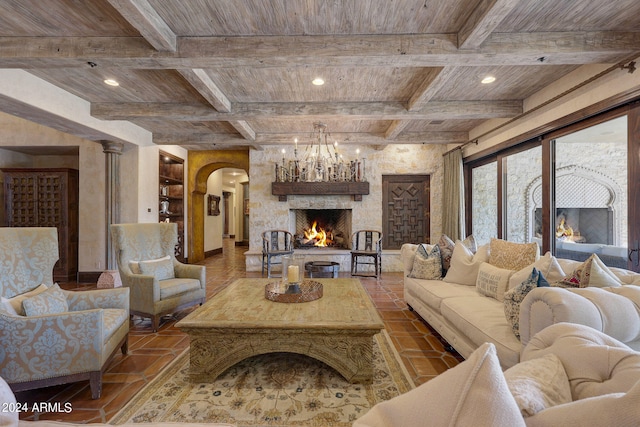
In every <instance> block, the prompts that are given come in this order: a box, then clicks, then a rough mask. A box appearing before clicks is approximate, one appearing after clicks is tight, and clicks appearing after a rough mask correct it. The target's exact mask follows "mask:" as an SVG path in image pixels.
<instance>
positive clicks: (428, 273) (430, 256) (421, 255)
mask: <svg viewBox="0 0 640 427" xmlns="http://www.w3.org/2000/svg"><path fill="white" fill-rule="evenodd" d="M409 277H415V278H416V279H429V280H437V279H440V278H442V259H441V257H440V247H439V246H438V245H427V244H425V243H422V244H420V245H418V250H417V251H416V257H415V258H414V260H413V268H412V269H411V274H409Z"/></svg>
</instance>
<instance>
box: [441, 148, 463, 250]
mask: <svg viewBox="0 0 640 427" xmlns="http://www.w3.org/2000/svg"><path fill="white" fill-rule="evenodd" d="M442 233H443V234H446V235H447V236H449V237H450V238H451V239H453V240H456V239H459V240H462V239H464V238H465V237H466V236H465V229H464V176H463V168H462V150H460V149H456V150H452V151H449V152H448V153H446V154H445V155H444V185H443V192H442Z"/></svg>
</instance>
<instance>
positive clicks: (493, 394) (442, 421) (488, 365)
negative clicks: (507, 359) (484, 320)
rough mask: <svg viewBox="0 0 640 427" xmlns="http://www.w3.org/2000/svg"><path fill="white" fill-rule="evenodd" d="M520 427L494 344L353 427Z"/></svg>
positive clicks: (371, 412) (381, 406)
mask: <svg viewBox="0 0 640 427" xmlns="http://www.w3.org/2000/svg"><path fill="white" fill-rule="evenodd" d="M422 425H429V426H431V427H439V426H513V427H517V426H524V425H525V424H524V421H523V419H522V416H521V415H520V411H519V410H518V406H517V405H516V402H515V400H514V398H513V396H512V395H511V393H510V392H509V388H508V387H507V384H506V381H505V379H504V376H503V375H502V371H501V369H500V363H499V361H498V358H497V357H496V350H495V347H494V346H493V344H491V343H484V344H483V345H481V346H480V347H479V348H478V349H477V350H476V351H474V352H473V353H472V354H471V355H470V356H469V358H468V359H467V360H466V361H464V362H462V363H461V364H459V365H458V366H456V367H454V368H451V369H449V370H448V371H446V372H444V373H442V374H440V375H438V376H437V377H435V378H434V379H432V380H430V381H429V382H427V383H425V384H422V385H421V386H419V387H417V388H415V389H413V390H411V391H409V392H408V393H405V394H402V395H400V396H398V397H395V398H393V399H391V400H387V401H385V402H382V403H379V404H377V405H375V406H374V407H373V408H371V410H369V412H367V413H366V414H365V415H364V416H362V417H360V418H359V419H357V420H356V421H355V423H354V424H353V427H365V426H369V427H392V426H393V427H395V426H422Z"/></svg>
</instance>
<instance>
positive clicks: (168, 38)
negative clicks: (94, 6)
mask: <svg viewBox="0 0 640 427" xmlns="http://www.w3.org/2000/svg"><path fill="white" fill-rule="evenodd" d="M108 1H109V3H110V4H111V6H113V7H114V8H115V9H116V10H117V11H118V13H120V15H122V16H123V17H124V18H125V19H126V20H127V21H128V22H129V24H131V25H132V26H133V27H134V28H135V29H137V30H138V31H139V32H140V34H142V36H143V37H144V38H145V39H146V40H147V41H148V42H149V43H150V44H151V46H153V47H154V48H155V49H157V50H159V51H168V52H175V50H176V47H177V44H178V42H177V40H178V38H177V37H176V35H175V33H174V32H173V31H172V30H171V28H169V26H168V25H167V23H166V22H165V21H164V19H162V17H161V16H160V15H158V12H156V10H155V9H154V8H153V6H151V4H149V2H148V1H147V0H108Z"/></svg>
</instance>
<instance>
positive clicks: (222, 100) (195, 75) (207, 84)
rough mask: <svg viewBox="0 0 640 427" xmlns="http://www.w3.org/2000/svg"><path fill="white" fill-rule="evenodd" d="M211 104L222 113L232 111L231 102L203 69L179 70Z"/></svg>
mask: <svg viewBox="0 0 640 427" xmlns="http://www.w3.org/2000/svg"><path fill="white" fill-rule="evenodd" d="M178 71H179V72H180V74H182V77H184V78H185V79H186V80H187V81H188V82H189V83H190V84H191V86H193V87H194V88H195V89H196V90H197V91H198V92H199V93H200V95H202V96H203V97H204V99H206V100H207V101H208V102H209V104H211V105H212V106H213V108H215V109H216V110H218V111H220V112H221V113H228V112H229V111H231V101H229V98H227V96H226V95H225V94H224V93H223V92H222V91H221V90H220V88H219V87H218V85H217V84H215V83H214V82H213V80H211V77H209V75H208V74H207V72H206V71H205V70H203V69H202V68H196V69H182V70H178Z"/></svg>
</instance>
